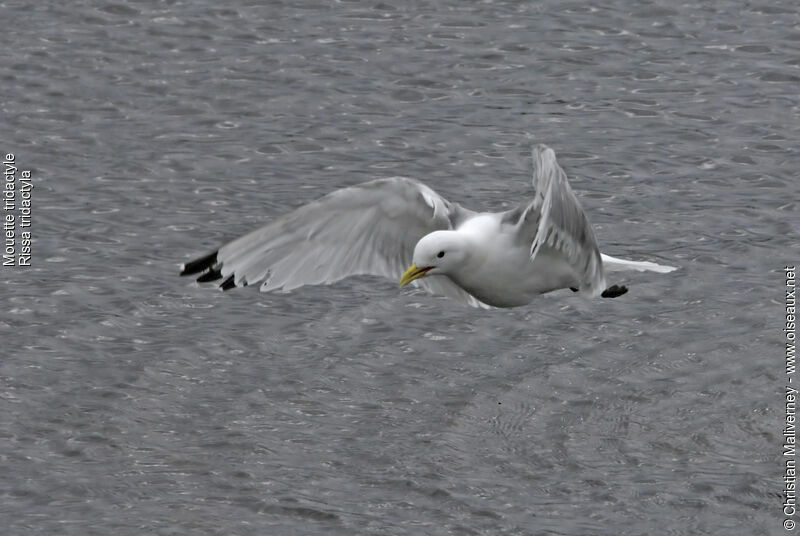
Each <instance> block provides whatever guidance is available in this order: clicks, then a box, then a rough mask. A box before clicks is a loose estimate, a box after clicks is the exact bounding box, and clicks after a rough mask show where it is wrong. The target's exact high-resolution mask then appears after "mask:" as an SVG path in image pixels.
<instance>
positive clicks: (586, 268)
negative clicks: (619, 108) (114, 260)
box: [181, 145, 675, 307]
mask: <svg viewBox="0 0 800 536" xmlns="http://www.w3.org/2000/svg"><path fill="white" fill-rule="evenodd" d="M533 162H534V173H533V186H534V188H535V194H534V196H533V199H531V200H528V201H525V202H524V203H522V204H521V205H519V206H518V207H516V208H514V209H512V210H508V211H506V212H497V213H494V212H473V211H471V210H468V209H465V208H463V207H461V206H460V205H458V204H456V203H453V202H450V201H447V200H446V199H444V198H443V197H441V196H440V195H439V194H437V193H436V192H434V191H433V190H431V189H430V188H428V187H427V186H425V185H424V184H422V183H420V182H418V181H416V180H413V179H407V178H403V177H392V178H387V179H378V180H373V181H370V182H366V183H363V184H359V185H356V186H351V187H349V188H343V189H341V190H337V191H335V192H332V193H330V194H328V195H326V196H325V197H323V198H321V199H319V200H317V201H315V202H313V203H310V204H308V205H305V206H302V207H300V208H298V209H297V210H295V211H294V212H290V213H289V214H286V215H284V216H283V217H281V218H278V219H277V220H275V221H273V222H271V223H269V224H267V225H265V226H263V227H261V228H259V229H256V230H255V231H253V232H251V233H249V234H246V235H244V236H242V237H240V238H237V239H236V240H233V241H232V242H229V243H227V244H225V245H224V246H222V247H220V248H219V249H218V250H217V251H214V252H213V253H210V254H208V255H206V256H204V257H201V258H199V259H197V260H195V261H192V262H189V263H187V264H185V265H184V266H183V269H182V271H181V275H193V274H200V276H199V277H198V279H197V280H198V281H200V282H207V281H218V280H222V283H221V284H220V286H221V288H222V289H224V290H227V289H230V288H233V287H237V286H245V285H253V284H256V283H260V284H261V290H262V291H269V290H274V289H281V290H291V289H294V288H297V287H299V286H302V285H313V284H320V283H333V282H335V281H338V280H340V279H343V278H345V277H347V276H350V275H356V274H371V275H379V276H385V277H389V278H393V279H396V278H400V286H401V287H403V286H405V285H407V284H409V283H412V282H413V284H414V285H418V286H420V287H422V288H423V289H424V290H426V291H427V292H429V293H430V294H434V295H441V296H447V297H450V298H454V299H457V300H459V301H461V302H464V303H468V304H470V305H472V306H476V307H487V306H494V307H516V306H519V305H525V304H527V303H530V302H531V301H532V300H533V299H534V298H536V297H537V296H538V295H540V294H544V293H546V292H551V291H554V290H558V289H563V288H571V289H572V290H574V291H576V292H577V291H580V292H582V293H585V294H588V295H590V296H598V295H600V296H603V297H607V298H614V297H617V296H620V295H622V294H624V293H625V292H627V288H626V287H624V286H618V285H612V286H610V287H606V281H605V273H606V272H616V271H624V270H635V271H653V272H661V273H667V272H671V271H673V270H675V268H673V267H671V266H662V265H659V264H655V263H652V262H646V261H631V260H625V259H618V258H615V257H611V256H610V255H605V254H602V253H600V250H599V249H598V247H597V241H596V240H595V236H594V232H593V231H592V227H591V224H590V223H589V220H588V218H587V217H586V214H585V213H584V212H583V209H582V208H581V206H580V203H578V199H577V198H576V197H575V194H574V193H573V192H572V189H571V188H570V186H569V183H568V182H567V176H566V174H565V173H564V171H563V170H562V169H561V167H560V166H559V165H558V162H556V156H555V153H554V152H553V150H552V149H550V148H549V147H547V146H545V145H539V146H537V147H535V148H534V150H533ZM409 262H410V263H411V267H410V268H408V269H407V270H406V269H405V268H406V267H407V266H408V265H409Z"/></svg>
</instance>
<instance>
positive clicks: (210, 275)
mask: <svg viewBox="0 0 800 536" xmlns="http://www.w3.org/2000/svg"><path fill="white" fill-rule="evenodd" d="M218 279H222V266H217V267H216V268H211V269H210V270H209V271H207V272H206V273H204V274H203V275H201V276H200V277H198V278H197V282H198V283H208V282H209V281H217V280H218Z"/></svg>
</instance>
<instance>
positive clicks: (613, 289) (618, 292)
mask: <svg viewBox="0 0 800 536" xmlns="http://www.w3.org/2000/svg"><path fill="white" fill-rule="evenodd" d="M626 292H628V287H626V286H624V285H611V286H610V287H608V288H607V289H605V290H604V291H603V293H602V294H600V296H602V297H603V298H618V297H620V296H622V295H623V294H625V293H626Z"/></svg>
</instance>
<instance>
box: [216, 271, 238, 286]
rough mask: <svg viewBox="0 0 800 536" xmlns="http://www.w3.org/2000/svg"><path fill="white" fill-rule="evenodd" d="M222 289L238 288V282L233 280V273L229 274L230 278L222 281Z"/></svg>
mask: <svg viewBox="0 0 800 536" xmlns="http://www.w3.org/2000/svg"><path fill="white" fill-rule="evenodd" d="M219 288H221V289H222V290H230V289H232V288H236V283H234V282H233V274H231V275H229V276H228V279H226V280H225V281H223V282H222V284H221V285H220V286H219Z"/></svg>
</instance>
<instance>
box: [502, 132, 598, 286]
mask: <svg viewBox="0 0 800 536" xmlns="http://www.w3.org/2000/svg"><path fill="white" fill-rule="evenodd" d="M533 167H534V169H533V186H534V188H535V189H536V195H535V197H534V199H533V201H531V202H530V203H528V204H526V205H523V206H521V207H519V208H517V209H515V210H513V211H510V212H509V213H507V215H506V217H505V219H506V220H507V221H508V220H513V221H515V222H516V225H518V229H519V231H518V232H519V234H520V239H521V240H524V241H525V242H526V243H530V244H531V261H533V260H534V259H535V258H536V255H537V253H539V251H540V250H541V249H542V248H551V249H555V250H557V251H559V252H561V253H562V254H563V256H564V259H565V260H566V261H567V263H568V264H569V266H570V267H571V268H572V269H573V270H574V271H575V275H576V277H577V279H578V281H579V286H580V289H581V290H583V291H588V292H590V293H592V294H593V295H597V294H600V293H601V292H602V291H603V290H604V289H605V277H604V275H603V262H602V260H601V257H600V250H599V249H598V247H597V240H596V239H595V236H594V231H592V225H591V223H589V219H588V218H587V217H586V214H585V213H584V212H583V209H582V208H581V205H580V203H579V202H578V198H577V197H575V193H574V192H573V191H572V188H570V186H569V182H568V181H567V175H566V173H564V170H563V169H561V166H559V165H558V162H557V161H556V155H555V153H554V152H553V150H552V149H551V148H549V147H547V146H546V145H538V146H536V147H534V149H533ZM528 241H530V242H528Z"/></svg>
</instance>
